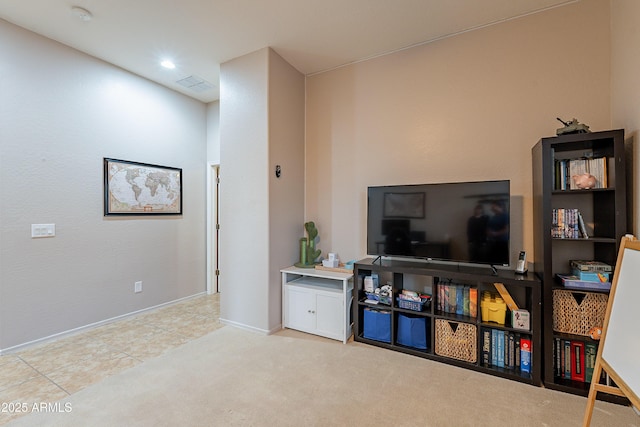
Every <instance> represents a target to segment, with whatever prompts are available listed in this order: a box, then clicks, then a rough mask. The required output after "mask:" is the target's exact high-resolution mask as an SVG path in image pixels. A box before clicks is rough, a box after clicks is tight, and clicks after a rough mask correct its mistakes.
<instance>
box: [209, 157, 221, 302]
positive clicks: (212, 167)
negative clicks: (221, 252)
mask: <svg viewBox="0 0 640 427" xmlns="http://www.w3.org/2000/svg"><path fill="white" fill-rule="evenodd" d="M219 192H220V164H218V163H213V162H207V230H206V233H207V294H213V293H217V292H220V283H219V280H218V278H219V275H216V270H218V269H219V266H218V240H219V239H218V233H217V230H216V225H217V224H218V218H219V211H220V206H219V204H218V203H219V200H220V194H219Z"/></svg>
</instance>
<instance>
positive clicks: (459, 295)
mask: <svg viewBox="0 0 640 427" xmlns="http://www.w3.org/2000/svg"><path fill="white" fill-rule="evenodd" d="M456 314H459V315H463V314H464V286H462V285H456Z"/></svg>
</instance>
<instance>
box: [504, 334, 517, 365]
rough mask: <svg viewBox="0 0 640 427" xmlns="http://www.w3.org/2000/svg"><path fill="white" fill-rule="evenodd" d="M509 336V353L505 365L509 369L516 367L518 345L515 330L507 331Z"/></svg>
mask: <svg viewBox="0 0 640 427" xmlns="http://www.w3.org/2000/svg"><path fill="white" fill-rule="evenodd" d="M505 335H506V336H507V355H508V357H506V361H505V365H506V367H507V368H508V369H513V368H514V367H515V354H514V352H515V345H516V337H515V334H514V333H513V332H509V333H508V334H506V333H505Z"/></svg>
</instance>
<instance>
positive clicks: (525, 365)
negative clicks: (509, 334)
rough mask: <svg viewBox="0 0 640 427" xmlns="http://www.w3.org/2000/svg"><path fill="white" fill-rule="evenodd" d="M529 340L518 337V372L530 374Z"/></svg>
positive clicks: (530, 350)
mask: <svg viewBox="0 0 640 427" xmlns="http://www.w3.org/2000/svg"><path fill="white" fill-rule="evenodd" d="M531 352H532V348H531V339H529V338H524V337H520V372H526V373H529V374H530V373H531Z"/></svg>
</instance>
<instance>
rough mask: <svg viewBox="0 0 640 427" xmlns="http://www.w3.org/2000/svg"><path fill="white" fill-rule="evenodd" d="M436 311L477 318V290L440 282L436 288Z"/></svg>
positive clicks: (458, 284) (467, 286)
mask: <svg viewBox="0 0 640 427" xmlns="http://www.w3.org/2000/svg"><path fill="white" fill-rule="evenodd" d="M436 295H437V296H438V298H437V306H436V308H437V310H439V311H442V312H444V313H450V314H458V315H462V316H469V317H477V316H478V289H477V288H475V287H473V286H469V285H462V284H460V283H452V282H451V281H447V280H440V281H439V282H438V284H437V287H436Z"/></svg>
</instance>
